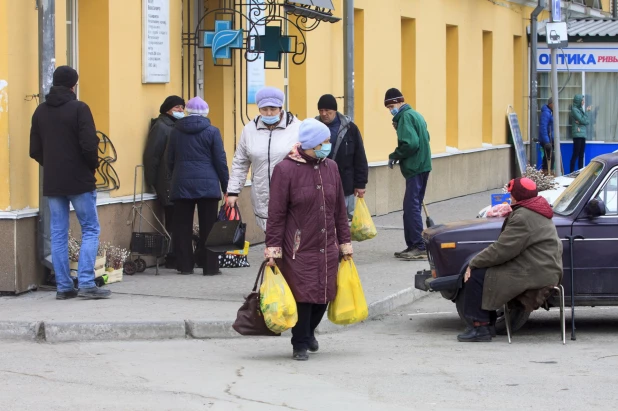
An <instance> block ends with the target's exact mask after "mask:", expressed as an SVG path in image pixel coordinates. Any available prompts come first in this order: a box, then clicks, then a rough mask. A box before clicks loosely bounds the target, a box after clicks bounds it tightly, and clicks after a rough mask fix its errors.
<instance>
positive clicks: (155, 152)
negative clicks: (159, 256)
mask: <svg viewBox="0 0 618 411" xmlns="http://www.w3.org/2000/svg"><path fill="white" fill-rule="evenodd" d="M159 113H160V114H159V117H158V118H157V120H156V121H155V122H154V124H153V125H152V127H151V128H150V132H149V133H148V141H147V142H146V150H144V177H145V179H146V184H148V186H150V187H154V190H155V192H156V193H157V199H158V200H159V204H161V206H162V207H163V210H164V213H165V229H166V230H167V232H168V233H170V235H171V233H172V227H173V223H172V221H173V216H174V204H173V203H172V201H171V200H170V185H171V180H172V176H171V174H170V172H169V170H168V169H167V166H166V155H165V153H166V152H167V143H168V141H169V138H170V133H171V132H172V130H173V129H174V123H175V122H176V121H177V120H180V119H181V118H183V117H184V116H185V101H184V100H183V99H182V97H178V96H169V97H168V98H166V99H165V101H164V102H163V104H161V107H160V108H159ZM165 267H166V268H176V257H175V253H174V252H173V251H171V250H170V252H169V253H168V254H167V256H166V257H165Z"/></svg>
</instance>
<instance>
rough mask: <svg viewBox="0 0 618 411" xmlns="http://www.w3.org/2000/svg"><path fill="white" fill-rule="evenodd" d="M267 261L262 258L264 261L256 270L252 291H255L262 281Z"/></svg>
mask: <svg viewBox="0 0 618 411" xmlns="http://www.w3.org/2000/svg"><path fill="white" fill-rule="evenodd" d="M267 263H268V260H264V262H263V263H262V265H261V266H260V270H259V271H258V274H257V277H256V279H255V284H254V285H253V290H252V292H256V291H257V290H258V287H259V286H261V285H262V282H263V281H264V273H265V272H266V264H267Z"/></svg>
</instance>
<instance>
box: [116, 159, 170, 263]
mask: <svg viewBox="0 0 618 411" xmlns="http://www.w3.org/2000/svg"><path fill="white" fill-rule="evenodd" d="M140 169H141V171H142V191H141V194H140V200H139V204H138V202H137V173H138V170H140ZM144 206H146V207H147V208H148V209H149V210H150V211H151V213H152V215H153V217H154V219H155V220H156V221H157V223H158V224H159V226H160V228H161V230H159V229H157V228H156V227H155V226H154V225H152V223H150V221H148V220H147V219H144V215H143V213H142V210H143V207H144ZM138 218H139V221H137V220H138ZM142 221H143V222H145V223H146V224H148V225H149V226H150V227H151V228H152V229H153V230H154V232H142ZM127 224H131V232H132V234H131V245H130V246H129V250H130V251H131V254H130V255H129V260H127V261H126V262H125V263H124V267H123V268H124V273H125V274H127V275H133V274H135V273H143V272H144V271H145V270H146V261H144V259H142V258H141V256H153V257H155V260H156V267H157V268H156V275H159V258H160V257H163V256H164V255H166V254H167V253H168V252H169V249H170V244H171V237H170V234H169V233H168V232H167V230H166V229H165V226H164V225H163V223H161V220H159V218H158V217H157V215H156V214H155V213H154V211H153V210H152V208H151V207H150V205H149V204H148V203H145V202H144V166H143V165H138V166H136V167H135V180H134V183H133V207H132V209H131V217H130V219H129V221H127ZM136 226H137V231H136V230H135V228H136ZM134 255H136V256H137V258H136V259H135V260H133V256H134Z"/></svg>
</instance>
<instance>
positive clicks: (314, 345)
mask: <svg viewBox="0 0 618 411" xmlns="http://www.w3.org/2000/svg"><path fill="white" fill-rule="evenodd" d="M319 349H320V344H318V340H316V339H315V337H313V339H312V340H311V341H309V352H318V350H319Z"/></svg>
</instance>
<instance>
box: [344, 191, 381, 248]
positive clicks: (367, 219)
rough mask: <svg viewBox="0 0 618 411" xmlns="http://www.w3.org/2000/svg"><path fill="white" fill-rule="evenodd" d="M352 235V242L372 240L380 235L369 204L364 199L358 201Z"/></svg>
mask: <svg viewBox="0 0 618 411" xmlns="http://www.w3.org/2000/svg"><path fill="white" fill-rule="evenodd" d="M350 234H351V235H352V241H365V240H371V239H372V238H373V237H375V236H376V235H378V230H376V226H375V224H374V223H373V220H372V219H371V213H370V212H369V208H367V204H366V203H365V199H363V198H359V199H358V200H356V207H355V208H354V217H352V227H351V228H350Z"/></svg>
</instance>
